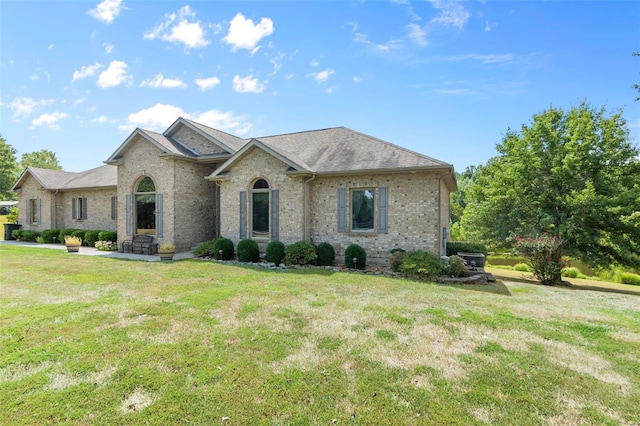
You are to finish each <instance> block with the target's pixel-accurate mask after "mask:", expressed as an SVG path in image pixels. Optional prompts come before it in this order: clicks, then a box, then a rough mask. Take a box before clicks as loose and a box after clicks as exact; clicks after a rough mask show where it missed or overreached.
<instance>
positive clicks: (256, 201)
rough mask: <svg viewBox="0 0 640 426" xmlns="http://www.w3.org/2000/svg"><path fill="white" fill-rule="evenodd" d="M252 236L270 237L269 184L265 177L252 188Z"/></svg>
mask: <svg viewBox="0 0 640 426" xmlns="http://www.w3.org/2000/svg"><path fill="white" fill-rule="evenodd" d="M251 237H253V238H269V184H268V183H267V181H266V180H264V179H259V180H258V181H256V183H254V184H253V188H252V190H251Z"/></svg>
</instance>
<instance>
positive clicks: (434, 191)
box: [309, 172, 444, 264]
mask: <svg viewBox="0 0 640 426" xmlns="http://www.w3.org/2000/svg"><path fill="white" fill-rule="evenodd" d="M379 187H387V188H388V233H386V234H382V233H377V232H372V233H361V232H346V233H338V232H337V205H338V195H337V193H338V188H347V189H351V188H376V201H375V202H376V208H375V227H376V229H377V228H378V206H377V203H378V190H377V188H379ZM440 189H441V188H440V179H439V177H438V175H437V174H435V173H427V172H419V173H405V174H380V175H362V176H336V177H318V178H317V179H315V180H314V181H312V182H311V183H310V194H311V195H310V198H311V200H310V201H311V206H310V207H311V209H310V210H311V213H310V223H309V226H310V234H311V240H312V242H313V243H314V244H319V243H322V242H328V243H330V244H332V245H333V246H334V248H335V250H336V257H337V258H338V259H337V260H338V261H341V262H342V261H344V250H345V249H346V248H347V247H348V246H349V245H350V244H353V243H356V244H359V245H361V246H362V247H363V248H364V249H365V250H366V252H367V262H368V263H380V264H385V263H387V262H388V259H389V255H390V253H389V250H391V249H393V248H396V247H399V248H402V249H404V250H407V251H411V250H418V249H420V250H427V251H430V252H432V253H434V254H437V255H439V254H440V244H441V240H440V233H441V230H440V229H439V228H440V221H441V217H440V214H439V210H440V208H441V204H442V203H443V202H444V201H443V200H442V199H441V198H440ZM347 194H348V195H347V225H348V227H350V224H351V217H350V216H351V215H350V213H351V199H350V197H351V196H350V193H349V191H347Z"/></svg>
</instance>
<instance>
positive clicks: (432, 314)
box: [0, 245, 640, 425]
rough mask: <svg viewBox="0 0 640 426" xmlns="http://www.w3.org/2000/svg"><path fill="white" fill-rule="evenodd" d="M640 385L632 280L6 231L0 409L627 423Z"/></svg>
mask: <svg viewBox="0 0 640 426" xmlns="http://www.w3.org/2000/svg"><path fill="white" fill-rule="evenodd" d="M482 290H488V291H482ZM638 401H640V298H639V297H638V296H634V295H626V294H616V293H601V292H593V291H576V290H570V289H567V288H555V287H544V286H539V285H534V284H529V283H523V282H504V283H498V284H496V285H494V286H491V287H486V288H482V287H478V286H476V287H455V286H443V285H435V284H427V283H419V282H412V281H407V280H394V279H387V278H383V277H371V276H363V275H359V274H346V273H329V272H318V271H313V270H293V271H289V272H272V271H265V270H255V269H249V268H241V267H235V266H228V265H221V264H217V263H213V262H206V261H198V260H189V261H177V262H169V263H161V262H138V261H126V260H118V259H107V258H101V257H90V256H80V255H74V254H68V253H65V252H64V251H59V250H46V249H37V248H25V247H17V246H8V245H0V424H3V425H4V424H11V425H19V424H28V425H34V424H37V425H43V424H83V425H84V424H87V425H88V424H91V425H113V424H154V425H155V424H159V425H168V424H195V425H209V424H225V425H245V424H322V425H330V424H380V425H382V424H385V425H386V424H464V425H468V424H492V425H493V424H502V425H514V424H518V425H527V424H531V425H538V424H571V425H574V424H611V425H616V424H621V425H622V424H638V423H640V410H639V409H638V407H639V404H638Z"/></svg>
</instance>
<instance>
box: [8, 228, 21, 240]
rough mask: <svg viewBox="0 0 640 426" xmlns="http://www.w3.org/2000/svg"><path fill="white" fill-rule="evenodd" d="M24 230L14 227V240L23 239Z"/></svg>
mask: <svg viewBox="0 0 640 426" xmlns="http://www.w3.org/2000/svg"><path fill="white" fill-rule="evenodd" d="M23 232H24V231H23V230H22V229H14V230H13V231H11V237H13V239H14V240H21V239H22V233H23Z"/></svg>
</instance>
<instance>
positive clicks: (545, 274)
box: [515, 236, 566, 285]
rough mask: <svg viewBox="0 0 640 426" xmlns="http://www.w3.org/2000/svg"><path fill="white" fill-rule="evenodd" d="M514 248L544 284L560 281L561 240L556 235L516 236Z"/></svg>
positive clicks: (562, 266) (563, 263) (562, 261)
mask: <svg viewBox="0 0 640 426" xmlns="http://www.w3.org/2000/svg"><path fill="white" fill-rule="evenodd" d="M515 249H516V250H517V251H518V252H519V253H520V254H522V255H523V256H524V257H525V259H527V264H528V265H529V266H531V269H532V272H533V276H534V277H536V279H537V280H538V281H540V282H541V283H542V284H544V285H554V284H559V283H560V282H562V268H564V266H565V264H566V262H565V261H564V260H563V259H562V241H561V240H560V238H557V237H549V236H544V237H538V238H516V243H515Z"/></svg>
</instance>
